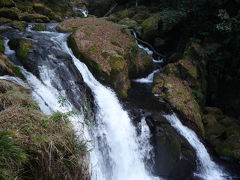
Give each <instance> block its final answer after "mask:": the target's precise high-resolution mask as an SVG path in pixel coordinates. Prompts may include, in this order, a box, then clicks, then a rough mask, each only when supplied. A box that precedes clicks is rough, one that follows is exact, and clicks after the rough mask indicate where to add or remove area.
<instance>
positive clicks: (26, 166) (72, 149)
mask: <svg viewBox="0 0 240 180" xmlns="http://www.w3.org/2000/svg"><path fill="white" fill-rule="evenodd" d="M0 124H1V125H0V160H1V161H0V178H1V179H28V178H33V179H35V178H37V179H84V180H88V179H90V177H89V173H88V164H87V161H86V152H87V148H86V144H85V141H84V140H83V139H81V137H76V136H75V134H74V132H73V130H72V127H71V124H70V123H69V120H68V117H67V116H66V115H64V114H61V113H58V112H56V113H54V114H53V115H52V116H50V117H48V116H45V115H44V114H42V113H41V112H40V110H39V107H38V106H37V104H36V103H35V102H34V101H33V100H32V98H31V96H30V95H29V92H28V91H27V90H25V89H23V88H21V87H18V86H16V85H14V84H12V83H10V82H7V81H3V80H1V81H0Z"/></svg>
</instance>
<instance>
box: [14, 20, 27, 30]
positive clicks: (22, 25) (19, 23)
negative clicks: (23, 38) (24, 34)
mask: <svg viewBox="0 0 240 180" xmlns="http://www.w3.org/2000/svg"><path fill="white" fill-rule="evenodd" d="M10 25H11V26H12V27H13V28H16V29H19V30H20V31H25V30H26V27H27V24H26V22H24V21H12V22H11V23H10Z"/></svg>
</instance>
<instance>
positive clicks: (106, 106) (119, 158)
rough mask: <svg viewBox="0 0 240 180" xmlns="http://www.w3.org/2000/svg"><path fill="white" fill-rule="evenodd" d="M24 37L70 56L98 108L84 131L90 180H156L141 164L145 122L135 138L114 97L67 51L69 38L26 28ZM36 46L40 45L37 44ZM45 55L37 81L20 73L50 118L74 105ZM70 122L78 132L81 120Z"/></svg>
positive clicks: (51, 56)
mask: <svg viewBox="0 0 240 180" xmlns="http://www.w3.org/2000/svg"><path fill="white" fill-rule="evenodd" d="M27 33H28V34H29V33H31V34H32V37H33V39H34V37H35V35H36V36H38V37H40V38H41V36H42V37H49V41H51V42H52V43H53V45H51V49H58V50H60V51H62V52H65V53H67V54H68V55H70V56H71V57H72V61H73V63H74V65H75V67H76V69H77V70H79V72H80V73H81V75H82V77H83V79H84V82H85V83H86V84H87V85H88V86H89V87H90V89H91V91H92V93H93V96H94V100H95V103H96V107H97V112H96V123H95V124H94V125H93V126H91V127H88V128H85V130H84V135H85V136H86V138H87V139H88V140H90V141H91V142H90V144H91V146H92V147H91V148H90V149H91V151H90V156H89V158H90V173H91V174H92V176H91V179H93V180H95V179H96V180H122V179H124V180H137V179H138V180H152V179H159V178H157V177H154V176H152V175H151V173H150V172H148V170H147V168H146V167H145V163H144V160H145V159H148V158H150V155H148V153H150V151H151V145H150V144H149V143H148V142H146V140H147V138H148V137H149V135H150V131H149V129H148V128H147V127H146V124H144V121H145V119H144V120H142V123H141V124H142V125H143V127H142V129H141V131H142V132H141V135H140V136H137V132H136V128H135V127H134V126H133V124H132V122H131V119H130V117H129V115H128V113H127V112H126V111H125V110H123V108H122V106H121V104H120V102H119V100H118V98H117V96H116V94H115V93H114V92H113V91H112V90H111V89H110V88H108V87H105V86H103V85H102V84H101V83H99V82H98V81H97V80H96V79H95V78H94V77H93V75H92V74H91V72H90V71H89V70H88V68H87V66H86V65H85V64H83V63H82V62H80V61H79V60H78V59H77V58H76V57H75V56H74V55H73V53H72V51H71V50H70V49H69V48H68V47H67V42H66V38H67V36H68V34H63V33H56V32H51V33H46V32H34V31H31V27H29V28H27ZM34 42H35V39H34ZM36 42H39V41H38V40H36ZM6 45H7V43H6ZM46 51H47V53H48V55H43V54H42V53H43V52H42V53H41V54H40V56H41V57H40V58H45V60H44V61H43V62H42V63H41V64H40V65H39V66H38V71H39V78H37V77H36V76H35V75H33V74H32V73H30V72H28V71H26V70H25V69H24V68H23V67H20V69H21V70H22V73H23V75H24V77H25V78H26V80H27V82H28V85H29V86H30V87H31V89H32V96H33V98H34V100H36V101H37V102H38V104H39V107H40V108H41V110H42V111H43V112H44V113H45V114H49V115H50V114H52V113H53V112H56V111H60V112H63V113H65V112H69V111H72V110H73V109H74V105H73V104H71V101H70V100H69V99H68V97H67V93H66V92H67V89H65V88H64V87H63V86H62V85H61V82H60V80H59V79H60V76H61V75H60V74H58V73H57V72H58V71H57V67H54V66H53V65H52V64H50V65H48V63H50V62H52V60H51V59H54V54H53V53H54V52H52V51H51V50H50V49H46ZM49 53H50V54H49ZM51 53H52V54H51ZM55 61H56V60H55ZM59 66H61V63H59ZM62 66H64V64H62ZM66 68H67V67H66ZM62 73H63V72H62ZM71 83H72V87H71V88H73V87H74V86H75V84H74V82H71ZM63 96H64V97H67V103H66V105H64V106H61V105H60V103H59V98H60V97H63ZM76 97H77V94H76ZM79 101H81V99H79ZM70 120H71V122H72V123H73V125H74V130H75V132H76V133H79V132H81V131H82V127H81V125H80V124H81V123H79V122H83V117H82V116H80V115H79V116H74V117H70ZM144 133H146V135H145V134H144ZM145 153H146V154H145ZM143 154H144V155H143Z"/></svg>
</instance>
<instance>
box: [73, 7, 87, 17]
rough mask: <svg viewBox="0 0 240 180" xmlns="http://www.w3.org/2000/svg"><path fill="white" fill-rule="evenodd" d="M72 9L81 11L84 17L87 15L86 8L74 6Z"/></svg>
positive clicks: (77, 11)
mask: <svg viewBox="0 0 240 180" xmlns="http://www.w3.org/2000/svg"><path fill="white" fill-rule="evenodd" d="M73 11H74V12H75V13H81V14H82V15H83V17H85V18H86V17H88V10H86V9H82V8H77V7H74V8H73Z"/></svg>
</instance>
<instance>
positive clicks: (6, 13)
mask: <svg viewBox="0 0 240 180" xmlns="http://www.w3.org/2000/svg"><path fill="white" fill-rule="evenodd" d="M0 17H3V18H7V19H11V20H19V13H18V11H17V10H16V8H1V9H0Z"/></svg>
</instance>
